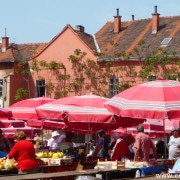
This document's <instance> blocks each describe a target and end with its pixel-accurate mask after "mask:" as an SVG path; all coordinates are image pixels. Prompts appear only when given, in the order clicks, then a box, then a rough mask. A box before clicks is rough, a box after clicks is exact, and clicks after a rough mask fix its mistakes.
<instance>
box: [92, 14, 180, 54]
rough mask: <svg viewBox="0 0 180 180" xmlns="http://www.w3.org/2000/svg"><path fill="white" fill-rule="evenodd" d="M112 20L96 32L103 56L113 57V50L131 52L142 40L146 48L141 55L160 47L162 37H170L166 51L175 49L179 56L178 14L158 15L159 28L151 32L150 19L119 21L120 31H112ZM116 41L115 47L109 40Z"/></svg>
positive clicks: (179, 20) (179, 25)
mask: <svg viewBox="0 0 180 180" xmlns="http://www.w3.org/2000/svg"><path fill="white" fill-rule="evenodd" d="M113 28H114V22H107V23H106V24H105V25H104V26H103V27H102V28H101V29H100V30H99V31H98V32H97V33H96V34H95V36H96V41H97V43H98V45H99V48H100V50H101V53H103V54H105V55H104V57H113V53H114V52H119V53H121V52H132V51H133V49H134V48H135V47H136V46H137V44H138V43H139V42H140V41H141V40H144V41H145V43H146V45H147V47H148V48H144V51H143V52H142V54H141V55H142V56H143V57H146V56H147V54H149V53H150V52H152V50H155V49H157V48H159V47H160V45H161V42H162V41H163V39H164V38H172V39H171V41H170V42H169V44H168V45H167V46H166V47H163V48H164V49H166V50H167V51H168V52H172V51H175V52H176V53H177V54H178V56H179V57H180V16H172V17H160V19H159V29H158V32H157V33H156V34H152V19H142V20H134V21H127V22H121V31H120V32H119V33H115V32H113ZM112 41H113V42H114V43H117V44H118V45H117V47H116V48H115V47H113V46H112V45H110V42H112Z"/></svg>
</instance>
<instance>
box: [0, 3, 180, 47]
mask: <svg viewBox="0 0 180 180" xmlns="http://www.w3.org/2000/svg"><path fill="white" fill-rule="evenodd" d="M0 1H1V15H0V35H1V37H2V36H4V34H5V33H4V32H5V28H6V29H7V36H8V37H9V38H10V43H12V42H13V43H18V44H19V43H41V42H49V41H50V40H51V39H52V38H53V37H54V36H56V35H57V34H58V33H59V32H61V31H62V29H63V28H64V27H65V26H66V25H67V24H70V25H71V26H72V27H73V28H75V26H76V25H83V26H84V27H85V31H86V32H87V33H89V34H92V35H93V34H95V33H96V32H97V31H98V30H100V28H101V27H102V26H103V25H104V24H105V23H106V22H107V21H113V19H114V17H113V16H114V15H116V9H117V8H119V14H120V16H122V21H128V20H131V17H132V14H134V16H135V20H137V19H144V18H151V17H152V13H153V12H154V6H156V5H157V6H158V13H160V16H176V15H180V0H86V1H84V0H76V1H75V0H65V1H63V0H0Z"/></svg>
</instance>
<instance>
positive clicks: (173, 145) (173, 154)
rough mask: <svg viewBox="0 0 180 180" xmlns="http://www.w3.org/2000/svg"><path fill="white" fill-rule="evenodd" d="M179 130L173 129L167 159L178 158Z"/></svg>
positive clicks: (179, 152)
mask: <svg viewBox="0 0 180 180" xmlns="http://www.w3.org/2000/svg"><path fill="white" fill-rule="evenodd" d="M179 131H180V130H179V128H176V127H175V128H173V129H172V131H171V134H172V135H171V137H170V139H169V143H168V146H169V159H178V158H180V132H179Z"/></svg>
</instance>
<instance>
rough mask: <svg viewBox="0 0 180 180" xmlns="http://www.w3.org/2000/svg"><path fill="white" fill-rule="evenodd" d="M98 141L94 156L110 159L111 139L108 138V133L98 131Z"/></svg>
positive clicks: (101, 130)
mask: <svg viewBox="0 0 180 180" xmlns="http://www.w3.org/2000/svg"><path fill="white" fill-rule="evenodd" d="M97 136H98V140H97V143H96V147H95V150H94V153H93V156H95V157H98V158H109V157H110V156H109V154H108V148H109V139H108V138H107V136H106V133H105V131H104V130H103V129H100V130H99V131H97Z"/></svg>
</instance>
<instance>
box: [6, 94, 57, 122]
mask: <svg viewBox="0 0 180 180" xmlns="http://www.w3.org/2000/svg"><path fill="white" fill-rule="evenodd" d="M54 100H55V99H52V98H47V97H38V98H31V99H25V100H21V101H19V102H17V103H14V104H13V105H11V106H10V107H9V108H8V109H9V110H11V111H12V115H13V118H14V119H22V120H28V119H37V118H38V117H37V114H36V111H35V108H36V107H37V106H40V105H42V104H45V103H48V102H51V101H54Z"/></svg>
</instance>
